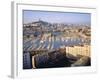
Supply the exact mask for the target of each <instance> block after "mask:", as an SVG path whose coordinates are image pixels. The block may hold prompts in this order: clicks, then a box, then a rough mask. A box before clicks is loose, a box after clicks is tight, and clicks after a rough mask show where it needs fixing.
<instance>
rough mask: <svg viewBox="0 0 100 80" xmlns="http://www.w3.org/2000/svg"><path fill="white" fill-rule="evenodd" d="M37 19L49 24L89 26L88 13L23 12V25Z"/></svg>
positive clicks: (89, 16) (89, 17)
mask: <svg viewBox="0 0 100 80" xmlns="http://www.w3.org/2000/svg"><path fill="white" fill-rule="evenodd" d="M39 19H40V20H43V21H46V22H50V23H71V24H91V14H90V13H77V12H50V11H34V10H24V11H23V22H24V24H27V23H31V22H34V21H38V20H39Z"/></svg>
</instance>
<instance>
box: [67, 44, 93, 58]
mask: <svg viewBox="0 0 100 80" xmlns="http://www.w3.org/2000/svg"><path fill="white" fill-rule="evenodd" d="M66 53H70V54H72V55H74V56H77V55H84V56H89V57H90V55H91V54H90V53H91V47H90V45H84V46H73V47H66Z"/></svg>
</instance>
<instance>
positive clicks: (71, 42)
mask: <svg viewBox="0 0 100 80" xmlns="http://www.w3.org/2000/svg"><path fill="white" fill-rule="evenodd" d="M90 53H91V15H90V14H89V13H75V12H52V11H51V12H50V11H34V10H33V11H30V10H24V11H23V69H38V68H55V67H56V68H58V67H80V66H91V54H90Z"/></svg>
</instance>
